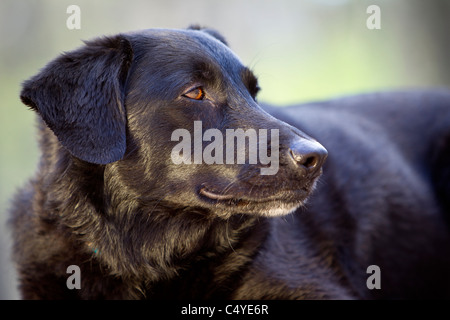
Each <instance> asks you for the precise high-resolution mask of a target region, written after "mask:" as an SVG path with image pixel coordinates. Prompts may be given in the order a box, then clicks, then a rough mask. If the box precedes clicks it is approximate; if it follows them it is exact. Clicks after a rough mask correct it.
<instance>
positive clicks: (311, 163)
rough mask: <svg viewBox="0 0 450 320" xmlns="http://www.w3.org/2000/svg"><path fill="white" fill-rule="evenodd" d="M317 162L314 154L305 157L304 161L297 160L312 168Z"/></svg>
mask: <svg viewBox="0 0 450 320" xmlns="http://www.w3.org/2000/svg"><path fill="white" fill-rule="evenodd" d="M318 163H319V160H318V157H317V156H316V155H313V156H309V157H305V160H304V161H300V162H299V164H301V165H303V166H304V167H305V168H314V167H315V166H317V164H318Z"/></svg>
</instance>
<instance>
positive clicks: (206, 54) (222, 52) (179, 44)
mask: <svg viewBox="0 0 450 320" xmlns="http://www.w3.org/2000/svg"><path fill="white" fill-rule="evenodd" d="M133 35H134V36H137V37H139V38H141V40H147V42H148V44H149V46H150V47H153V48H154V47H158V48H159V53H160V54H162V55H167V56H171V55H177V54H178V56H177V58H178V59H180V60H181V59H183V58H188V59H192V60H197V61H199V60H209V61H215V62H217V63H218V64H219V65H221V66H223V67H225V68H226V69H228V70H230V68H235V67H238V68H239V69H240V68H242V67H243V63H242V61H241V60H240V59H239V57H238V56H237V55H236V54H235V53H234V52H233V51H232V50H231V49H230V48H229V47H228V46H227V45H225V44H224V43H223V42H221V41H220V40H219V39H217V38H215V37H214V36H212V35H210V34H208V33H206V32H203V31H201V30H183V29H148V30H144V31H141V32H138V33H133Z"/></svg>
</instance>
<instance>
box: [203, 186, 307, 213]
mask: <svg viewBox="0 0 450 320" xmlns="http://www.w3.org/2000/svg"><path fill="white" fill-rule="evenodd" d="M313 189H314V185H311V186H303V187H301V188H299V189H285V190H278V191H276V192H273V190H272V192H271V193H270V194H269V193H268V191H265V192H261V193H259V194H257V193H256V192H253V195H250V194H243V193H242V192H227V191H222V192H220V191H217V190H216V189H215V188H213V187H210V186H206V185H205V184H203V185H202V186H201V187H200V188H199V190H198V194H199V196H200V198H201V199H202V200H203V201H206V202H208V203H210V204H214V205H222V206H225V207H229V208H234V209H235V210H236V211H239V212H242V213H246V212H247V213H253V212H254V213H258V214H262V215H266V216H277V215H285V214H288V213H290V212H292V211H294V210H295V209H297V208H298V207H300V206H302V205H303V204H304V203H305V202H306V200H307V198H308V196H309V195H310V194H311V192H312V190H313Z"/></svg>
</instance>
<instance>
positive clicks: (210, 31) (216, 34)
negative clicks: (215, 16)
mask: <svg viewBox="0 0 450 320" xmlns="http://www.w3.org/2000/svg"><path fill="white" fill-rule="evenodd" d="M188 30H199V31H203V32H205V33H207V34H209V35H210V36H213V37H214V38H216V39H217V40H219V41H220V42H222V43H223V44H224V45H226V46H228V42H227V40H225V38H224V36H222V35H221V34H220V33H219V32H218V31H216V30H214V29H210V28H205V27H202V26H200V25H197V24H193V25H190V26H189V27H188Z"/></svg>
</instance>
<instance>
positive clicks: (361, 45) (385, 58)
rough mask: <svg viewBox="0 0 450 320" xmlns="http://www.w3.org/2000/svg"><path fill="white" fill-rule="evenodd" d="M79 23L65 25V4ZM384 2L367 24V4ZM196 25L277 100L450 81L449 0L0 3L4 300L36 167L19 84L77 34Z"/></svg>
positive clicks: (266, 96) (73, 43) (0, 289)
mask: <svg viewBox="0 0 450 320" xmlns="http://www.w3.org/2000/svg"><path fill="white" fill-rule="evenodd" d="M71 4H76V5H78V6H79V7H80V9H81V29H80V30H69V29H67V27H66V19H67V18H68V16H69V15H68V14H67V13H66V9H67V7H68V6H69V5H71ZM372 4H376V5H378V6H379V7H380V8H381V29H380V30H369V29H368V28H367V27H366V20H367V18H368V17H369V14H367V13H366V8H367V7H368V6H369V5H372ZM193 23H199V24H201V25H205V26H209V27H212V28H215V29H217V30H219V31H220V32H221V33H222V34H223V35H224V36H225V37H226V38H227V40H228V42H229V43H230V46H231V48H232V49H233V50H234V51H235V52H236V53H237V54H238V56H240V57H241V58H242V61H243V62H244V63H246V64H248V65H249V66H250V67H251V68H252V69H253V70H254V71H255V73H256V74H257V75H258V76H259V79H260V85H261V87H262V88H263V90H262V92H261V94H260V96H259V100H260V101H266V102H270V103H274V104H278V105H284V104H290V103H294V102H301V101H307V100H314V99H326V98H329V97H332V96H336V95H344V94H353V93H359V92H365V91H372V90H381V89H396V88H402V87H412V86H421V87H424V86H449V85H450V72H449V52H450V1H448V0H429V1H423V0H396V1H390V0H373V1H372V0H303V1H299V0H277V1H273V0H272V1H270V0H246V1H242V0H227V1H221V0H193V1H181V0H165V1H144V0H127V1H120V0H96V1H89V0H75V1H73V0H70V1H69V0H60V1H51V0H40V1H38V0H34V1H33V0H29V1H26V0H20V1H17V0H2V1H1V2H0V39H1V41H0V96H1V100H2V101H1V103H0V112H1V116H0V250H1V252H0V298H11V297H17V296H16V293H15V291H14V289H13V286H14V273H13V271H12V267H11V265H10V264H9V257H8V254H7V246H8V244H9V243H8V241H7V239H8V238H7V234H5V232H4V230H5V227H4V226H3V221H5V220H6V208H7V206H8V201H9V199H11V197H12V194H13V192H14V190H15V189H16V188H18V187H19V186H20V185H22V184H23V183H24V182H25V181H26V179H27V178H28V177H30V176H31V175H32V173H33V172H34V171H35V170H36V165H37V161H38V150H37V143H36V130H35V119H34V114H33V112H32V111H30V110H28V109H27V108H26V107H25V106H24V105H22V104H21V103H20V101H19V91H20V84H21V82H22V81H23V80H25V79H27V78H28V77H30V76H32V75H33V74H35V73H36V72H37V71H38V70H39V68H41V67H43V66H44V65H45V63H46V62H48V61H49V60H50V59H52V58H54V57H55V56H56V55H58V54H59V53H61V52H63V51H66V50H71V49H73V48H75V47H77V46H79V45H81V44H82V42H81V41H80V40H82V39H89V38H92V37H95V36H98V35H104V34H106V35H107V34H114V33H118V32H125V31H130V30H136V29H145V28H153V27H163V28H184V27H187V26H188V25H190V24H193Z"/></svg>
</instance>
